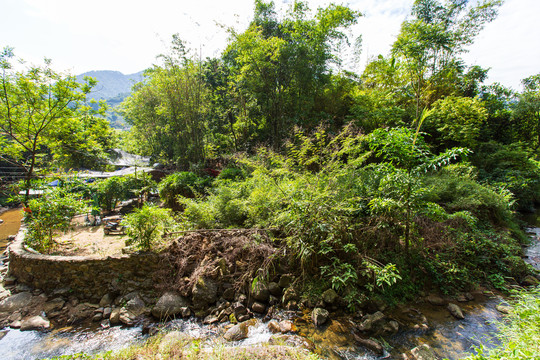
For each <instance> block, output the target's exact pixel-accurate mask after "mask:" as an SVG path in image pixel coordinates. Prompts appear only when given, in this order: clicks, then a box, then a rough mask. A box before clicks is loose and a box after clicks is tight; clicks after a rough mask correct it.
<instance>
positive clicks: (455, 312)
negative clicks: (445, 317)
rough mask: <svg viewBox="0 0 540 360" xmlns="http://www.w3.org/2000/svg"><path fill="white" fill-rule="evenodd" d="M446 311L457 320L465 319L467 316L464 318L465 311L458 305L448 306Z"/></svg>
mask: <svg viewBox="0 0 540 360" xmlns="http://www.w3.org/2000/svg"><path fill="white" fill-rule="evenodd" d="M446 309H447V310H448V311H449V312H450V314H452V316H453V317H455V318H456V319H460V320H462V319H465V316H463V311H462V310H461V308H460V307H459V306H458V305H456V304H452V303H450V304H448V306H447V307H446Z"/></svg>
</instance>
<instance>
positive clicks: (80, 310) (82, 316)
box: [68, 304, 94, 324]
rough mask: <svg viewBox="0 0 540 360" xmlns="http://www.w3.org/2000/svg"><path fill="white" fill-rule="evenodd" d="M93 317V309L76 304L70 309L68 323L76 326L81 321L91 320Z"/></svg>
mask: <svg viewBox="0 0 540 360" xmlns="http://www.w3.org/2000/svg"><path fill="white" fill-rule="evenodd" d="M93 315H94V309H93V308H91V307H88V306H86V305H85V304H78V305H77V306H75V307H74V308H72V309H70V311H69V314H68V323H70V324H77V323H79V322H81V321H84V320H86V319H89V318H91V317H92V316H93Z"/></svg>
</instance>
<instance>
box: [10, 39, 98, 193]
mask: <svg viewBox="0 0 540 360" xmlns="http://www.w3.org/2000/svg"><path fill="white" fill-rule="evenodd" d="M14 57H15V56H14V54H13V49H12V48H9V47H6V48H4V49H3V51H2V53H1V55H0V66H1V68H2V79H1V84H0V87H1V88H0V131H1V134H0V148H1V150H0V157H1V158H2V160H5V161H7V162H10V163H14V164H16V165H18V166H21V167H23V168H24V170H25V172H26V176H25V179H26V196H25V197H26V200H27V199H28V196H29V191H30V180H31V179H32V177H33V176H34V172H35V169H36V166H37V165H39V160H40V155H42V154H44V153H45V152H46V146H47V143H48V142H49V141H50V140H51V134H52V133H54V131H55V129H56V128H57V127H61V126H62V124H65V123H66V122H69V121H70V119H72V118H73V117H74V113H75V110H76V109H77V107H78V103H79V102H80V101H83V100H84V99H85V98H86V94H87V93H88V92H90V89H91V86H92V84H93V82H92V81H89V82H88V83H86V84H84V85H82V86H81V85H80V84H79V83H78V82H77V80H76V78H75V77H74V76H69V75H64V74H60V73H57V72H55V71H53V70H52V69H51V67H50V65H51V61H50V60H48V59H45V64H44V65H42V66H31V67H28V68H27V69H26V70H24V71H16V70H15V69H14V67H13V65H12V61H13V59H14Z"/></svg>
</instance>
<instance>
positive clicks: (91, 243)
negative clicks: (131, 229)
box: [54, 216, 126, 257]
mask: <svg viewBox="0 0 540 360" xmlns="http://www.w3.org/2000/svg"><path fill="white" fill-rule="evenodd" d="M73 224H74V227H73V229H72V230H71V231H69V232H68V233H66V234H60V235H58V236H57V237H56V238H55V241H56V242H57V247H56V248H55V250H54V254H55V255H80V256H88V255H95V256H98V257H107V256H114V255H121V254H122V249H123V248H124V246H125V240H126V236H125V235H105V234H104V233H103V225H100V226H86V225H84V216H82V217H77V218H76V219H74V221H73Z"/></svg>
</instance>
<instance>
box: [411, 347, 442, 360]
mask: <svg viewBox="0 0 540 360" xmlns="http://www.w3.org/2000/svg"><path fill="white" fill-rule="evenodd" d="M411 354H412V358H413V360H438V359H439V358H438V357H437V355H436V354H435V352H434V351H433V349H432V348H430V347H429V345H427V344H423V345H420V346H417V347H415V348H414V349H412V350H411Z"/></svg>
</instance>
